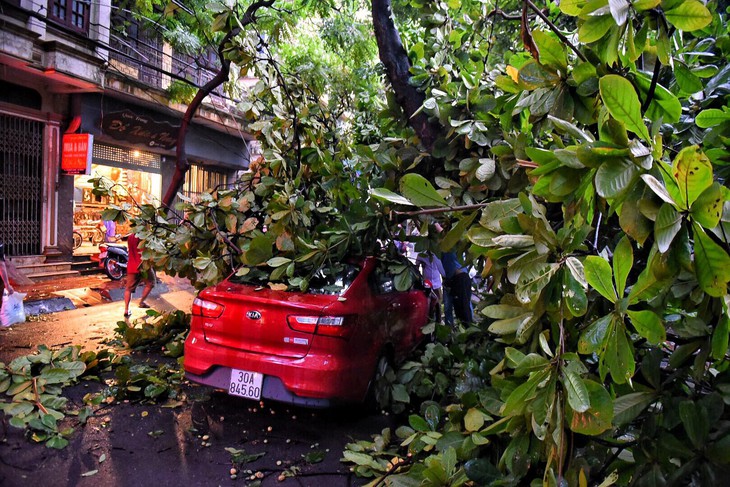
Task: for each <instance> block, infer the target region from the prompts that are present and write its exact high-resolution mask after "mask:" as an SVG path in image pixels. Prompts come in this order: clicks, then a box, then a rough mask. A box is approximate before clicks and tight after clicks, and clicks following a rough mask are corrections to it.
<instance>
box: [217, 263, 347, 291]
mask: <svg viewBox="0 0 730 487" xmlns="http://www.w3.org/2000/svg"><path fill="white" fill-rule="evenodd" d="M359 272H360V267H358V266H356V265H353V264H349V263H345V264H342V265H341V266H339V268H338V269H334V273H325V272H324V271H320V272H318V273H317V274H315V275H314V276H312V278H311V279H310V280H309V288H308V289H307V292H309V293H312V294H336V295H339V294H342V293H344V292H345V291H346V290H347V288H349V287H350V285H351V284H352V282H353V281H354V280H355V278H356V277H357V274H358V273H359ZM228 280H229V281H231V282H234V283H236V284H247V285H249V286H267V285H268V283H269V276H268V274H267V273H265V272H261V271H258V270H257V269H252V270H251V271H250V272H249V273H248V274H246V275H243V276H238V275H236V274H234V275H232V276H231V277H230V278H229V279H228ZM290 291H298V289H290Z"/></svg>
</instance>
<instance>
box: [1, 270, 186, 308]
mask: <svg viewBox="0 0 730 487" xmlns="http://www.w3.org/2000/svg"><path fill="white" fill-rule="evenodd" d="M125 279H126V278H124V279H122V280H120V281H112V280H111V279H109V278H108V277H107V276H106V275H104V274H92V275H87V276H77V277H71V278H65V279H57V280H54V281H48V282H40V283H35V284H29V285H16V286H15V289H16V290H17V291H18V292H21V293H24V294H26V296H25V298H24V304H25V313H26V315H29V316H30V315H39V314H45V313H54V312H58V311H65V310H72V309H78V308H86V307H89V306H97V305H101V304H108V303H113V302H120V301H123V300H124V283H125ZM177 291H187V292H189V293H190V294H194V293H195V289H194V288H193V287H192V285H190V283H189V281H188V280H187V279H182V278H179V277H171V276H168V275H166V274H162V273H160V274H158V282H157V285H156V286H155V287H154V288H153V289H152V293H151V295H150V296H151V297H153V298H154V297H159V296H163V295H165V294H167V293H170V292H177ZM141 293H142V286H138V288H137V291H136V292H135V294H134V296H133V302H134V301H135V300H137V299H139V297H140V296H141ZM188 311H189V308H188ZM120 315H121V313H120Z"/></svg>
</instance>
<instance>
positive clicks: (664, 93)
mask: <svg viewBox="0 0 730 487" xmlns="http://www.w3.org/2000/svg"><path fill="white" fill-rule="evenodd" d="M634 79H635V80H636V86H637V87H638V88H639V89H640V90H641V93H642V95H643V96H649V88H650V87H651V79H650V78H649V77H647V76H640V75H637V76H636V77H635V78H634ZM644 116H645V117H646V118H648V119H650V120H651V121H653V122H657V121H659V120H660V119H661V120H662V121H663V122H665V123H677V122H679V119H680V117H681V116H682V103H681V102H680V101H679V98H677V97H676V95H674V94H673V93H672V92H671V91H669V90H668V89H666V88H665V87H664V86H662V85H661V84H656V85H655V86H654V95H653V96H652V99H651V103H650V104H649V108H648V109H647V110H646V113H644Z"/></svg>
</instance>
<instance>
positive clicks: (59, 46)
mask: <svg viewBox="0 0 730 487" xmlns="http://www.w3.org/2000/svg"><path fill="white" fill-rule="evenodd" d="M0 19H1V20H2V24H1V25H0V239H2V240H3V241H4V242H5V244H6V249H7V252H8V253H9V255H11V256H40V255H42V256H45V257H46V259H48V260H59V259H60V260H63V259H68V258H69V257H70V256H71V255H72V254H73V249H74V243H73V233H74V231H83V232H84V237H85V238H86V237H87V233H86V231H87V230H92V229H93V228H92V227H94V226H96V225H97V224H98V222H99V220H100V217H101V211H102V210H103V209H104V208H105V207H106V206H108V205H109V204H125V203H129V204H132V205H134V204H144V203H153V204H154V203H156V202H158V201H159V200H160V199H161V197H162V194H164V191H165V189H166V187H167V183H168V181H169V180H170V177H171V175H172V173H173V172H174V169H175V145H176V140H177V129H178V127H179V125H180V120H181V118H182V114H183V113H184V111H185V108H186V107H185V106H184V105H180V104H176V103H173V102H172V101H170V97H169V96H168V94H167V93H168V92H167V88H168V87H169V86H170V85H171V84H172V83H175V82H176V81H178V82H179V81H183V80H184V81H186V82H188V83H189V84H190V83H192V84H193V85H195V86H202V84H204V83H205V82H206V81H207V80H208V79H210V78H211V77H212V76H213V74H214V72H215V69H216V67H215V62H216V61H215V58H214V57H210V59H208V61H209V62H208V65H207V66H203V67H201V64H200V62H199V60H195V59H192V58H190V57H189V56H186V55H185V54H182V53H176V52H175V50H174V49H173V48H172V47H171V46H170V45H169V44H166V43H165V42H163V41H162V36H161V35H160V34H159V33H157V32H154V31H143V30H142V28H141V26H139V25H138V24H137V23H136V22H135V21H134V19H133V18H132V16H131V13H130V12H129V11H128V10H127V9H125V7H124V6H123V5H122V4H121V3H118V2H117V0H115V1H113V2H112V1H111V0H99V1H95V2H88V1H80V0H2V1H0ZM122 26H123V28H121V27H122ZM234 113H235V105H234V103H233V102H231V101H230V100H228V99H227V98H225V97H224V96H223V95H222V93H220V92H218V93H217V94H214V95H211V96H210V97H209V98H208V99H206V101H205V102H204V104H203V106H202V107H201V108H200V109H199V111H198V113H197V114H196V116H195V118H194V120H193V124H192V125H191V126H190V130H189V132H188V136H187V138H186V153H187V155H188V159H189V161H190V162H191V163H192V164H193V166H192V168H191V170H190V171H189V174H188V176H187V180H186V185H185V188H184V191H185V192H187V193H191V194H193V193H198V192H202V191H207V190H211V189H213V188H215V187H216V186H218V185H223V184H227V183H229V182H231V180H232V179H233V177H234V176H235V174H236V173H237V172H238V171H240V170H243V169H245V168H246V167H247V166H248V161H249V142H250V140H251V137H250V136H249V135H248V134H247V133H245V130H244V129H243V128H241V126H240V124H239V121H238V120H237V119H236V117H235V116H234V115H233V114H234ZM70 132H75V133H84V134H91V135H92V136H93V151H92V161H91V162H92V164H91V173H90V174H85V175H73V174H66V173H65V172H64V171H62V170H61V153H62V140H63V135H64V133H70ZM95 176H104V177H107V178H109V179H111V180H113V181H115V182H117V183H119V184H118V185H117V186H116V188H117V191H115V193H114V195H113V196H112V197H111V200H110V199H101V198H99V197H96V196H95V195H93V194H92V193H91V184H90V183H89V182H88V180H89V179H90V177H95Z"/></svg>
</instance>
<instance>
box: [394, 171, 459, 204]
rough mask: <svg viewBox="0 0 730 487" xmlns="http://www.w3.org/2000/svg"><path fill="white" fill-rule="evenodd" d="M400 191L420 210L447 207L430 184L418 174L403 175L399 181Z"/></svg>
mask: <svg viewBox="0 0 730 487" xmlns="http://www.w3.org/2000/svg"><path fill="white" fill-rule="evenodd" d="M400 191H401V193H403V196H405V197H406V198H408V200H409V201H411V202H412V203H413V204H414V205H416V206H419V207H421V208H428V207H432V206H441V207H443V206H449V204H448V203H447V202H446V200H445V199H443V197H442V196H441V195H440V194H439V193H438V192H437V191H436V189H435V188H434V187H433V186H432V185H431V183H430V182H429V181H428V180H427V179H426V178H424V177H423V176H421V175H420V174H415V173H409V174H406V175H404V176H403V177H402V178H401V180H400Z"/></svg>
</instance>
